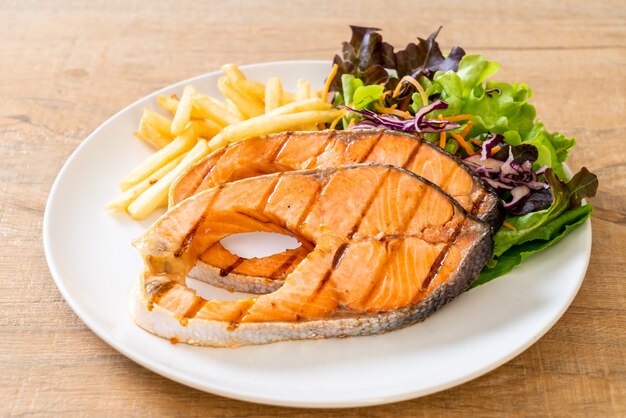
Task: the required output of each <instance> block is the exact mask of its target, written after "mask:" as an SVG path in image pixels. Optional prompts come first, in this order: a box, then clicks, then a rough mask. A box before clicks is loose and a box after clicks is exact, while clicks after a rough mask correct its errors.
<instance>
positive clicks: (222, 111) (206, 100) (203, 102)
mask: <svg viewBox="0 0 626 418" xmlns="http://www.w3.org/2000/svg"><path fill="white" fill-rule="evenodd" d="M191 101H192V103H193V111H192V116H193V114H195V116H194V117H198V118H200V119H211V120H212V121H213V122H215V123H217V124H218V125H221V126H227V125H230V124H233V123H237V122H241V121H242V120H243V118H241V117H239V116H238V115H236V114H234V113H233V112H231V111H229V110H228V109H226V108H225V107H224V106H222V105H220V104H218V103H216V102H215V101H214V100H213V99H212V98H211V97H209V96H207V95H204V94H195V95H194V96H193V97H192V99H191Z"/></svg>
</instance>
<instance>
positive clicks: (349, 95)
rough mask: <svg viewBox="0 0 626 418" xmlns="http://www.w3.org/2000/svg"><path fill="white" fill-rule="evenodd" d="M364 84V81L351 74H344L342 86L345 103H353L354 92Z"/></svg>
mask: <svg viewBox="0 0 626 418" xmlns="http://www.w3.org/2000/svg"><path fill="white" fill-rule="evenodd" d="M362 86H363V81H361V80H360V79H358V78H356V77H355V76H353V75H351V74H343V75H342V76H341V88H342V90H341V91H342V93H343V101H344V103H345V104H350V103H352V100H353V97H354V92H355V91H356V90H357V89H358V88H359V87H362Z"/></svg>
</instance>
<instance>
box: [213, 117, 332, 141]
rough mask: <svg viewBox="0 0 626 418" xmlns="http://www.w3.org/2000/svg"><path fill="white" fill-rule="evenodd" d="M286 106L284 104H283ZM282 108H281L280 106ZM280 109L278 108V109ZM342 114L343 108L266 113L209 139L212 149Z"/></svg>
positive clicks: (326, 121)
mask: <svg viewBox="0 0 626 418" xmlns="http://www.w3.org/2000/svg"><path fill="white" fill-rule="evenodd" d="M283 107H284V106H283ZM279 109H280V108H279ZM276 110H278V109H276ZM340 114H341V110H312V111H306V112H300V113H293V114H287V115H284V114H281V115H271V114H266V115H262V116H257V117H255V118H251V119H248V120H245V121H243V122H239V123H236V124H234V125H230V126H227V127H226V128H224V130H223V131H222V132H220V133H219V134H217V135H215V136H214V137H213V139H211V141H209V147H211V149H218V148H221V147H223V146H225V145H227V144H229V143H231V142H234V141H238V140H240V139H244V138H249V137H253V136H259V135H267V134H272V133H276V132H281V131H287V130H290V129H296V128H298V127H300V126H306V125H309V124H315V123H328V122H331V121H333V120H334V119H335V118H336V117H338V116H339V115H340Z"/></svg>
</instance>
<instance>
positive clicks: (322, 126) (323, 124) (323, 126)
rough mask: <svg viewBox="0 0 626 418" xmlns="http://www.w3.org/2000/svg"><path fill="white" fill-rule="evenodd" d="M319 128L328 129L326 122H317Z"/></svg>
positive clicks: (321, 129)
mask: <svg viewBox="0 0 626 418" xmlns="http://www.w3.org/2000/svg"><path fill="white" fill-rule="evenodd" d="M317 129H319V130H320V131H323V130H324V129H326V124H325V123H321V122H320V123H318V124H317Z"/></svg>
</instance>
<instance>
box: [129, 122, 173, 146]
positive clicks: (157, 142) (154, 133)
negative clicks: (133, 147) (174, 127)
mask: <svg viewBox="0 0 626 418" xmlns="http://www.w3.org/2000/svg"><path fill="white" fill-rule="evenodd" d="M134 134H135V136H136V137H137V138H139V139H142V140H144V141H146V142H148V143H149V144H151V145H153V146H155V147H157V148H163V147H165V146H166V145H167V144H169V143H170V142H172V136H171V135H167V136H166V135H163V134H162V133H161V132H159V131H158V130H157V129H156V128H155V127H154V126H152V125H148V124H144V123H142V124H140V125H139V129H137V130H136V131H135V132H134Z"/></svg>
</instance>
